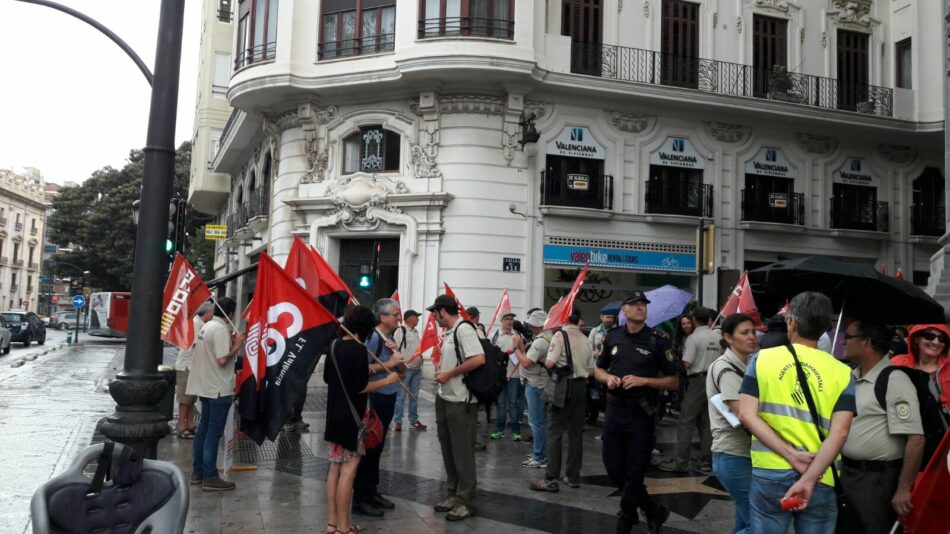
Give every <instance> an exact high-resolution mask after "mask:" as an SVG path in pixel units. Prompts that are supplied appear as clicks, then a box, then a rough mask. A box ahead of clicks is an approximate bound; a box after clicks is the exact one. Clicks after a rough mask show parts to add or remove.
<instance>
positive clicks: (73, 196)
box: [49, 142, 214, 291]
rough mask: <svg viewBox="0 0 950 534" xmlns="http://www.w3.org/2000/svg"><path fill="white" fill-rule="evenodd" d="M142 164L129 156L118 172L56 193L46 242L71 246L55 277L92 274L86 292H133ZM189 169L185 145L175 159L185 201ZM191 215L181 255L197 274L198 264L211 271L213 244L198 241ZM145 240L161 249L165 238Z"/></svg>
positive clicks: (139, 155)
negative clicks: (135, 210)
mask: <svg viewBox="0 0 950 534" xmlns="http://www.w3.org/2000/svg"><path fill="white" fill-rule="evenodd" d="M144 163H145V154H144V152H142V151H141V150H132V151H131V152H130V153H129V161H128V163H126V165H125V166H124V167H123V168H122V169H121V170H116V169H114V168H112V167H103V168H102V169H99V170H97V171H95V172H94V173H92V176H91V177H89V179H87V180H86V181H85V182H84V183H83V184H82V186H80V187H67V188H64V189H62V190H61V191H60V194H59V195H58V196H57V197H56V198H55V199H54V201H53V209H54V210H55V212H54V213H53V215H52V216H51V217H50V219H49V241H50V242H51V243H57V244H59V245H60V246H61V247H64V246H67V245H68V244H72V251H71V252H64V253H60V254H57V255H56V256H54V260H56V262H55V263H54V264H53V265H54V270H55V272H56V274H57V275H59V276H72V275H75V274H76V273H77V271H79V270H84V271H90V278H89V279H88V280H87V281H86V285H87V286H92V287H101V288H103V289H105V290H110V291H128V290H130V289H131V286H132V264H133V254H134V248H135V232H136V228H135V224H134V223H133V222H132V203H133V202H134V201H136V200H138V198H139V195H140V192H141V185H142V175H143V172H144ZM190 167H191V143H188V142H186V143H182V145H181V146H180V147H178V150H177V151H176V154H175V185H174V190H175V193H176V194H178V195H179V196H181V197H182V198H186V197H187V196H188V179H189V173H190ZM193 215H195V212H192V211H190V210H189V212H188V216H187V217H186V221H185V228H186V233H187V235H188V237H187V238H186V240H185V248H184V255H185V257H186V258H188V261H190V262H191V263H192V264H194V265H195V266H196V268H197V266H198V264H201V265H206V266H208V270H209V271H210V268H211V266H212V264H213V253H214V247H213V245H212V244H211V242H205V241H204V239H200V238H198V230H199V229H200V228H201V227H203V226H204V224H205V222H204V221H203V220H196V219H195V218H194V217H193ZM149 239H152V240H154V241H155V246H158V247H161V246H163V244H164V241H165V236H154V237H150V238H149ZM209 245H210V246H209ZM67 263H69V264H73V265H74V266H75V267H72V266H69V265H66V264H67ZM76 267H78V268H79V269H77V268H76ZM199 273H200V274H202V277H203V278H204V277H205V276H206V273H205V272H201V271H199Z"/></svg>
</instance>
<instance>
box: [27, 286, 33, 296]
mask: <svg viewBox="0 0 950 534" xmlns="http://www.w3.org/2000/svg"><path fill="white" fill-rule="evenodd" d="M31 293H33V286H26V294H27V295H29V294H31Z"/></svg>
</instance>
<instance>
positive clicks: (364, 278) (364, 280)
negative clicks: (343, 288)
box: [360, 274, 369, 289]
mask: <svg viewBox="0 0 950 534" xmlns="http://www.w3.org/2000/svg"><path fill="white" fill-rule="evenodd" d="M360 287H362V288H363V289H366V288H368V287H369V275H368V274H364V275H360Z"/></svg>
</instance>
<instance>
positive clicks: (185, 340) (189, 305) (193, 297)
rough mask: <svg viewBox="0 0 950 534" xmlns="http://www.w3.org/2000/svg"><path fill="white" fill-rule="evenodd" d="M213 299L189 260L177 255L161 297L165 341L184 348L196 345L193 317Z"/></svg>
mask: <svg viewBox="0 0 950 534" xmlns="http://www.w3.org/2000/svg"><path fill="white" fill-rule="evenodd" d="M210 297H211V291H210V290H209V289H208V286H206V285H205V283H204V282H203V281H202V280H201V277H199V276H198V273H196V272H195V269H194V268H193V267H192V266H191V264H190V263H188V260H186V259H185V257H184V256H182V255H181V254H176V255H175V263H174V264H173V265H172V270H171V272H170V273H169V274H168V281H167V282H165V292H164V295H163V298H162V309H163V310H164V312H163V313H162V328H161V332H162V339H163V340H165V341H167V342H169V343H171V344H172V345H175V346H176V347H179V348H182V349H188V348H191V346H192V345H193V344H194V343H195V328H194V322H193V321H192V320H191V319H192V316H193V315H194V314H195V311H196V310H197V309H198V306H201V304H202V303H204V301H206V300H208V298H210Z"/></svg>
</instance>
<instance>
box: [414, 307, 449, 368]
mask: <svg viewBox="0 0 950 534" xmlns="http://www.w3.org/2000/svg"><path fill="white" fill-rule="evenodd" d="M440 341H441V340H440V339H439V325H438V323H436V322H435V315H433V314H432V312H429V318H428V319H426V327H425V330H424V331H423V332H422V341H421V342H420V343H419V348H417V349H416V353H415V354H413V355H412V358H410V360H411V359H414V358H417V357H419V358H421V357H422V355H423V354H424V353H425V352H426V351H427V350H429V349H432V356H431V358H432V363H433V364H434V365H439V364H441V363H442V353H441V350H440V349H441V343H440Z"/></svg>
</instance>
